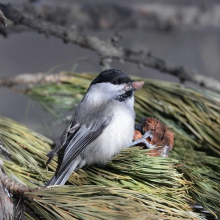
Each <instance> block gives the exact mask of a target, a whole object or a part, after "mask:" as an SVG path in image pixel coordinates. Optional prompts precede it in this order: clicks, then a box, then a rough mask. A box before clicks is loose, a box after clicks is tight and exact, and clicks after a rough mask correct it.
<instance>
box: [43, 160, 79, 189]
mask: <svg viewBox="0 0 220 220" xmlns="http://www.w3.org/2000/svg"><path fill="white" fill-rule="evenodd" d="M79 163H80V159H79V158H76V159H75V160H74V161H73V163H71V164H70V165H69V166H67V167H66V168H65V170H63V171H62V173H60V172H59V171H60V170H62V165H61V167H60V170H59V171H58V172H57V173H55V175H54V176H53V177H52V178H51V179H50V180H49V181H48V182H47V183H46V186H51V185H64V184H65V183H66V181H67V180H68V179H69V177H70V175H71V174H72V173H73V171H74V170H76V168H77V166H78V165H79Z"/></svg>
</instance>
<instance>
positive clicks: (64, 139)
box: [46, 120, 80, 164]
mask: <svg viewBox="0 0 220 220" xmlns="http://www.w3.org/2000/svg"><path fill="white" fill-rule="evenodd" d="M79 128H80V124H79V123H73V121H72V120H71V121H70V122H69V124H68V125H67V127H66V129H65V130H64V132H63V134H62V136H61V138H60V141H59V143H58V144H57V145H56V146H55V148H53V149H52V150H51V151H50V152H49V153H48V154H47V156H48V157H49V159H48V161H47V163H46V164H49V163H50V161H51V160H52V159H53V157H54V156H55V155H56V154H57V152H58V151H59V150H60V149H62V148H63V147H65V146H66V143H67V141H68V139H70V138H71V136H72V134H73V133H74V132H75V131H76V130H77V129H79Z"/></svg>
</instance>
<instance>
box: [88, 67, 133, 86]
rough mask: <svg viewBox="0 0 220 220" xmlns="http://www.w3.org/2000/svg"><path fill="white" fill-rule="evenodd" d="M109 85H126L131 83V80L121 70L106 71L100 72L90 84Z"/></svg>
mask: <svg viewBox="0 0 220 220" xmlns="http://www.w3.org/2000/svg"><path fill="white" fill-rule="evenodd" d="M107 82H109V83H111V84H114V85H120V84H127V83H129V82H131V78H130V77H129V76H128V75H127V74H126V73H124V72H122V71H121V70H117V69H107V70H104V71H102V72H101V73H100V74H99V75H98V76H97V77H96V78H95V79H94V80H93V81H92V83H91V85H94V84H97V83H107Z"/></svg>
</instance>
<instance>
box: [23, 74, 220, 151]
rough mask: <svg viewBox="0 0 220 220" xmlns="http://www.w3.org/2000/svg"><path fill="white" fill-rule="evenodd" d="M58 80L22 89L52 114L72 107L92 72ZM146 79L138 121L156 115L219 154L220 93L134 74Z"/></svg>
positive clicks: (137, 105)
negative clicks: (57, 81)
mask: <svg viewBox="0 0 220 220" xmlns="http://www.w3.org/2000/svg"><path fill="white" fill-rule="evenodd" d="M60 74H61V75H63V76H65V77H63V80H61V81H59V83H51V84H50V83H47V84H38V85H34V86H33V87H30V88H29V89H27V90H25V93H26V94H27V95H29V96H30V97H31V98H33V99H35V100H37V101H38V102H39V103H40V104H41V105H42V106H43V107H44V108H45V109H46V110H47V111H49V112H50V113H51V114H53V115H57V114H56V110H61V109H65V110H67V109H68V110H72V109H73V108H74V107H75V106H76V104H78V102H79V101H80V100H81V98H82V97H83V95H84V94H85V92H86V90H87V88H88V86H89V84H90V82H91V80H92V79H94V78H95V75H91V74H74V73H70V72H61V73H60ZM133 78H134V79H139V80H143V81H145V84H144V86H143V88H142V89H141V90H139V91H137V92H136V93H135V95H136V97H135V100H136V101H135V111H136V115H137V121H140V119H141V118H143V117H146V116H150V117H156V118H158V119H159V120H160V121H161V122H163V123H164V124H165V125H166V126H168V127H169V129H171V130H173V131H174V132H175V133H177V134H179V136H180V137H181V138H182V139H183V140H186V141H188V142H190V143H191V144H192V145H194V146H196V147H200V148H205V149H206V150H207V149H210V150H212V151H214V152H216V153H218V154H220V136H219V135H218V134H219V133H220V102H219V100H220V95H218V94H215V93H210V92H208V91H203V92H201V91H199V90H196V89H192V88H187V87H185V86H182V85H180V84H176V83H171V82H164V81H156V80H150V79H143V78H137V77H133Z"/></svg>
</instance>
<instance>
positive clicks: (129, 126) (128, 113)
mask: <svg viewBox="0 0 220 220" xmlns="http://www.w3.org/2000/svg"><path fill="white" fill-rule="evenodd" d="M134 120H135V113H134V110H133V106H132V108H131V107H129V106H126V105H118V107H115V108H114V112H113V117H112V120H111V123H110V124H109V126H108V127H107V128H105V130H104V131H103V133H102V134H101V135H100V136H99V137H98V138H97V139H96V140H95V141H94V142H93V143H92V144H90V146H89V147H88V148H87V149H88V150H89V151H88V153H87V156H86V157H87V159H86V160H87V164H88V165H89V164H93V163H101V164H105V163H106V162H107V161H109V160H110V159H111V158H112V157H113V156H114V155H116V154H118V153H119V152H120V151H121V150H122V149H124V148H127V147H128V146H129V144H130V143H131V141H132V138H133V133H134ZM89 152H90V153H89Z"/></svg>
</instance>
